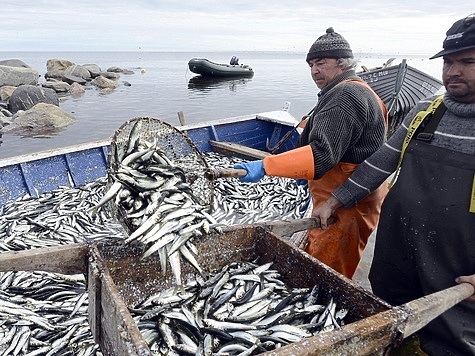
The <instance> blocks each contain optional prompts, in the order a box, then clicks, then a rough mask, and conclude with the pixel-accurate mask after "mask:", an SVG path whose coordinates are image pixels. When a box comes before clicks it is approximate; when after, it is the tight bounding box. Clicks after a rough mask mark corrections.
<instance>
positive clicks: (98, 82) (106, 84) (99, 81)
mask: <svg viewBox="0 0 475 356" xmlns="http://www.w3.org/2000/svg"><path fill="white" fill-rule="evenodd" d="M92 84H93V85H95V86H96V87H98V88H99V89H115V88H117V82H116V81H115V80H111V79H107V78H105V77H104V76H102V75H100V76H98V77H97V78H95V79H94V80H93V81H92Z"/></svg>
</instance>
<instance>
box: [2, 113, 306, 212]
mask: <svg viewBox="0 0 475 356" xmlns="http://www.w3.org/2000/svg"><path fill="white" fill-rule="evenodd" d="M294 120H295V119H294ZM294 125H295V123H294V122H292V116H291V115H290V114H288V113H281V112H279V111H276V112H268V113H261V114H252V115H247V116H241V117H237V118H229V119H221V120H214V121H209V122H207V123H201V124H195V125H187V126H180V127H177V128H178V129H179V130H182V131H184V132H186V134H187V135H188V136H189V137H190V139H191V140H192V142H193V143H194V144H195V146H196V147H197V148H198V150H199V151H201V152H208V151H212V150H213V148H212V147H211V145H210V144H209V140H215V141H226V142H235V143H240V144H244V145H246V146H249V147H252V148H256V149H260V150H265V149H266V148H265V145H266V140H267V138H269V139H270V140H272V141H274V140H276V139H278V138H280V137H282V136H283V135H285V133H287V132H288V131H290V130H291V129H292V128H293V127H294ZM296 137H297V136H293V137H292V139H291V140H289V141H288V142H287V143H286V146H284V148H283V149H284V150H287V149H291V148H293V147H295V142H296ZM109 147H110V140H109V139H108V140H102V141H94V142H90V143H85V144H79V145H74V146H68V147H63V148H59V149H52V150H46V151H42V152H37V153H34V154H30V155H22V156H17V157H12V158H8V159H3V160H0V206H3V205H4V204H5V203H6V202H8V201H11V200H15V199H17V198H19V197H21V196H24V195H30V196H38V195H40V194H43V193H46V192H49V191H53V190H55V189H58V188H59V187H75V186H80V185H84V184H86V183H89V182H92V181H94V180H97V179H99V178H101V177H105V176H106V175H107V167H108V153H109Z"/></svg>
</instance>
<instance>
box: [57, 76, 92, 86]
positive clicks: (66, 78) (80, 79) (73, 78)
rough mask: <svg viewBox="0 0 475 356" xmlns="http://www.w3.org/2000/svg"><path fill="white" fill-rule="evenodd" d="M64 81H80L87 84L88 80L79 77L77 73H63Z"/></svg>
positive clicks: (71, 82) (70, 82)
mask: <svg viewBox="0 0 475 356" xmlns="http://www.w3.org/2000/svg"><path fill="white" fill-rule="evenodd" d="M63 81H64V82H66V83H68V84H73V83H78V84H81V85H85V84H86V83H87V80H86V79H84V78H81V77H77V76H75V75H71V74H65V75H63Z"/></svg>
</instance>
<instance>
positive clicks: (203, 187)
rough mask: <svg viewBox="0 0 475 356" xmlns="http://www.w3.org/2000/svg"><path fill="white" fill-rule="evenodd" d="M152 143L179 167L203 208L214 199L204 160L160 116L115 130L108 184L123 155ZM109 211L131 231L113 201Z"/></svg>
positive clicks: (131, 122)
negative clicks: (206, 175)
mask: <svg viewBox="0 0 475 356" xmlns="http://www.w3.org/2000/svg"><path fill="white" fill-rule="evenodd" d="M143 144H145V145H154V146H155V147H158V148H159V149H160V150H161V151H163V152H162V153H164V154H165V155H166V156H167V158H168V159H169V160H170V161H171V163H172V164H173V165H174V166H176V167H178V168H179V169H181V170H182V171H183V173H184V175H185V177H186V183H187V184H188V185H189V186H190V187H191V189H192V191H193V195H194V197H195V198H196V199H197V200H198V201H199V203H200V204H201V205H202V206H203V207H205V208H206V209H208V210H209V209H211V207H212V202H213V182H212V181H210V180H209V179H207V178H206V177H205V174H204V173H205V171H207V170H208V165H207V163H206V160H205V159H204V157H203V156H202V154H201V152H200V151H199V150H198V148H197V147H196V146H195V145H194V144H193V142H192V141H191V140H190V138H189V137H188V136H186V135H185V134H184V133H183V132H181V131H180V130H178V129H177V128H175V127H174V126H172V125H170V124H168V123H166V122H164V121H161V120H159V119H154V118H149V117H140V118H134V119H132V120H129V121H127V122H125V123H124V124H123V125H122V126H121V127H120V128H119V129H117V130H116V131H115V133H114V135H113V137H112V140H111V149H110V152H109V167H108V170H109V171H108V185H109V187H110V185H112V184H113V178H112V177H113V176H114V173H116V172H117V171H118V168H119V166H120V165H121V162H123V160H124V158H125V157H127V156H128V155H130V154H131V153H133V152H134V151H136V150H137V147H139V146H142V145H143ZM110 208H111V210H112V213H113V214H114V215H115V216H116V217H117V218H118V219H119V221H120V223H121V224H122V225H123V226H124V227H125V228H126V229H127V230H128V232H129V233H130V230H131V228H130V222H129V221H127V219H126V218H125V216H124V213H123V212H122V211H121V210H120V209H118V208H117V205H116V204H113V202H112V204H110Z"/></svg>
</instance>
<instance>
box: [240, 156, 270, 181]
mask: <svg viewBox="0 0 475 356" xmlns="http://www.w3.org/2000/svg"><path fill="white" fill-rule="evenodd" d="M234 168H236V169H245V170H246V171H247V174H246V175H245V176H244V177H242V178H239V180H240V181H241V182H250V183H255V182H257V181H259V179H261V178H262V177H264V176H265V174H266V171H265V170H264V163H263V162H262V160H261V161H250V162H244V163H238V164H235V165H234Z"/></svg>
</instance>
